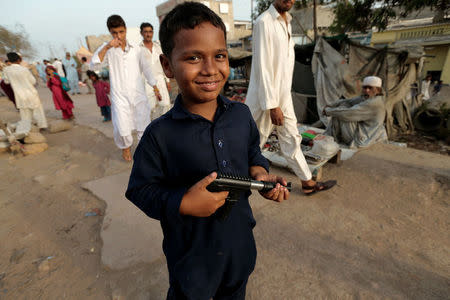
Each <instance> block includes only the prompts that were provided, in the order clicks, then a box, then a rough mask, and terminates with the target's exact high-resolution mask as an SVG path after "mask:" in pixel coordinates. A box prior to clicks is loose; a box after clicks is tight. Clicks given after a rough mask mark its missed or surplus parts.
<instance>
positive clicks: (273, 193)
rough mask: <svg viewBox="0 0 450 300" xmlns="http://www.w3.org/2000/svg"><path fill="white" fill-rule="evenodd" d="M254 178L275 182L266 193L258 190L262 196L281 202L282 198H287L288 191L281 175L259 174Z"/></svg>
mask: <svg viewBox="0 0 450 300" xmlns="http://www.w3.org/2000/svg"><path fill="white" fill-rule="evenodd" d="M255 180H259V181H271V182H277V185H276V186H275V188H273V189H271V190H270V191H268V192H267V193H261V192H260V194H261V195H262V196H263V197H264V198H266V199H269V200H273V201H277V202H282V201H283V200H287V199H288V198H289V191H288V189H287V188H286V185H287V181H286V179H284V178H283V177H281V176H276V175H272V174H259V175H256V176H255Z"/></svg>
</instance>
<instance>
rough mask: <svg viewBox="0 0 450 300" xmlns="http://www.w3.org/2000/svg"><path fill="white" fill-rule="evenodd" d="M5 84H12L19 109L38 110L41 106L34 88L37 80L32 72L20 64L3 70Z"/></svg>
mask: <svg viewBox="0 0 450 300" xmlns="http://www.w3.org/2000/svg"><path fill="white" fill-rule="evenodd" d="M3 76H4V78H3V79H4V80H5V83H9V84H11V87H12V89H13V91H14V96H15V99H16V105H17V108H19V109H20V108H30V109H34V108H38V107H39V106H40V105H41V100H40V99H39V94H38V92H37V90H36V88H35V87H34V85H35V84H36V78H34V76H33V75H32V74H31V72H30V71H29V70H28V69H27V68H25V67H23V66H21V65H18V64H11V65H10V66H8V67H5V68H4V69H3Z"/></svg>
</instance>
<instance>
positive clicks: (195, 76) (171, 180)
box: [126, 2, 289, 300]
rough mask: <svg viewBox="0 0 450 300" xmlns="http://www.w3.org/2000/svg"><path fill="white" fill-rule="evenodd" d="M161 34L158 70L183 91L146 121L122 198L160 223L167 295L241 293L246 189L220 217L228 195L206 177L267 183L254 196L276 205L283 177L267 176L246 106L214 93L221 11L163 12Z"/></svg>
mask: <svg viewBox="0 0 450 300" xmlns="http://www.w3.org/2000/svg"><path fill="white" fill-rule="evenodd" d="M159 38H160V40H161V45H162V49H163V53H164V54H163V55H162V56H161V62H162V66H163V69H164V72H165V74H166V76H167V77H169V78H175V79H176V80H177V83H178V85H179V87H180V90H181V94H180V95H178V97H177V99H176V101H175V105H174V107H173V108H172V109H171V110H170V111H169V112H167V113H166V114H165V115H163V116H162V117H160V118H159V119H157V120H155V121H153V122H152V123H151V124H150V125H149V126H148V127H147V129H146V131H145V133H144V135H143V137H142V139H141V141H140V143H139V145H138V147H137V149H136V152H135V154H134V165H133V169H132V172H131V176H130V181H129V185H128V189H127V192H126V197H127V198H128V199H130V200H131V201H132V202H133V203H134V204H135V205H136V206H137V207H139V208H140V209H141V210H142V211H143V212H144V213H146V214H147V215H148V216H149V217H151V218H155V219H157V220H159V221H160V222H161V227H162V229H163V233H164V242H163V250H164V253H165V255H166V259H167V265H168V269H169V280H170V288H169V291H168V295H167V299H205V300H206V299H211V298H213V299H244V298H245V288H246V284H247V280H248V277H249V275H250V274H251V272H252V271H253V269H254V266H255V261H256V247H255V241H254V238H253V227H254V226H255V220H254V218H253V214H252V210H251V208H250V205H249V202H248V196H249V195H250V191H249V190H247V191H245V192H242V193H240V194H238V196H237V197H238V199H234V200H238V201H236V202H235V204H234V205H233V207H232V208H231V209H230V210H229V212H227V214H226V215H225V216H223V217H221V218H219V217H218V215H217V213H216V210H218V209H219V208H220V207H221V206H222V205H224V203H225V202H226V198H227V196H228V191H219V192H211V191H210V190H214V189H211V188H210V187H212V185H211V183H213V182H214V181H215V179H216V177H217V173H220V174H222V173H228V174H238V175H241V176H249V177H251V178H253V179H254V180H256V181H267V182H272V183H273V185H272V186H274V188H272V189H270V190H269V191H264V192H261V193H262V195H263V196H264V197H265V198H267V199H271V200H274V201H278V202H281V201H283V200H285V199H288V197H289V191H288V188H287V187H286V186H287V183H286V181H285V180H284V179H283V178H281V177H278V176H275V175H270V174H268V173H267V170H268V163H267V160H266V159H265V158H264V157H263V156H262V155H261V152H260V148H259V133H258V129H257V128H256V125H255V122H254V121H253V119H252V117H251V114H250V111H249V109H248V108H247V106H246V105H245V104H241V103H238V102H232V101H230V100H228V99H227V98H225V97H222V96H220V95H219V92H220V90H221V89H222V87H223V86H224V84H225V82H226V80H227V78H228V75H229V72H230V71H229V65H228V52H227V49H226V29H225V25H224V23H223V22H222V20H221V19H220V17H218V16H217V15H216V14H215V13H214V12H213V11H211V10H210V9H209V8H207V7H206V6H204V5H203V4H200V3H196V2H186V3H183V4H180V5H178V6H177V7H175V8H174V9H173V10H172V11H171V12H170V13H169V14H168V15H167V16H166V17H165V18H164V20H163V22H162V24H161V28H160V32H159ZM216 171H217V173H216ZM207 187H208V188H209V190H208V188H207ZM216 187H217V185H216ZM219 187H220V185H219ZM219 190H220V189H219Z"/></svg>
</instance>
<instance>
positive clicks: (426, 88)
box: [422, 80, 431, 100]
mask: <svg viewBox="0 0 450 300" xmlns="http://www.w3.org/2000/svg"><path fill="white" fill-rule="evenodd" d="M430 84H431V80H430V81H427V80H422V95H423V98H422V100H428V99H430Z"/></svg>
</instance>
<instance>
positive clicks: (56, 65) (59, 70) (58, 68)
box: [52, 60, 66, 77]
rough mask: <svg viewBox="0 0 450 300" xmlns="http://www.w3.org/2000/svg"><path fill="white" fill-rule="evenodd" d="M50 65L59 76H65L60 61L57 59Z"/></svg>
mask: <svg viewBox="0 0 450 300" xmlns="http://www.w3.org/2000/svg"><path fill="white" fill-rule="evenodd" d="M52 65H53V67H54V68H55V69H56V73H58V75H59V76H60V77H66V73H65V72H64V69H63V64H62V62H60V61H59V60H55V61H54V62H53V64H52Z"/></svg>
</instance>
